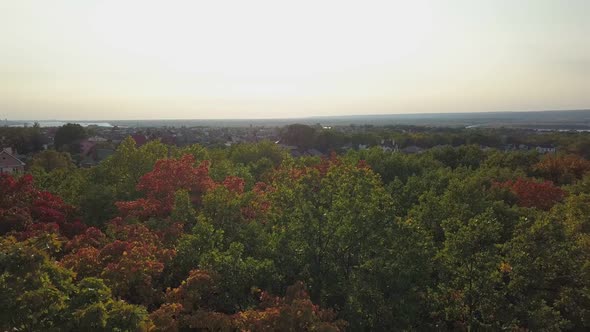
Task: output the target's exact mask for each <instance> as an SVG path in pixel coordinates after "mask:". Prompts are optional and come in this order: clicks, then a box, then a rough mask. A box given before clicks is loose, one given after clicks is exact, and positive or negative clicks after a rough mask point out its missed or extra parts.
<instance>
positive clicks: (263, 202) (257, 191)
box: [241, 182, 274, 220]
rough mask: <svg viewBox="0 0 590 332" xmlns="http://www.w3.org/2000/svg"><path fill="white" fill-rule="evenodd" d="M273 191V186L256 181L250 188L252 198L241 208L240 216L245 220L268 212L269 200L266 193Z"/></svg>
mask: <svg viewBox="0 0 590 332" xmlns="http://www.w3.org/2000/svg"><path fill="white" fill-rule="evenodd" d="M273 191H274V188H273V187H271V186H269V185H268V184H266V183H264V182H257V183H256V184H255V185H254V188H253V189H252V193H253V196H252V198H251V199H250V200H249V201H248V202H247V205H246V206H244V207H242V209H241V212H242V216H244V218H246V220H254V219H256V218H258V217H260V216H263V215H264V214H265V213H266V212H268V211H269V209H270V200H269V198H268V196H267V195H268V194H269V193H271V192H273Z"/></svg>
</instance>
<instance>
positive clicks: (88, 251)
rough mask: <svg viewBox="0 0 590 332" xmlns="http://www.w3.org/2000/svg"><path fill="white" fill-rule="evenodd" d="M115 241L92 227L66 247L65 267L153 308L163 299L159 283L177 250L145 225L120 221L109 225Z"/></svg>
mask: <svg viewBox="0 0 590 332" xmlns="http://www.w3.org/2000/svg"><path fill="white" fill-rule="evenodd" d="M108 233H109V234H110V235H111V237H112V238H114V239H115V240H113V241H111V242H109V241H108V240H107V237H106V236H105V234H103V233H102V232H101V231H100V230H98V229H96V228H89V229H87V230H86V232H84V233H83V234H80V235H78V236H76V237H74V238H73V239H72V240H70V241H69V242H68V243H67V244H66V246H65V247H66V250H68V251H69V253H68V254H67V255H66V256H65V257H64V258H63V259H62V260H61V264H62V265H63V266H65V267H67V268H70V269H71V270H72V271H74V272H76V274H77V277H78V279H82V278H84V277H90V276H93V277H96V276H100V277H101V278H103V279H104V280H105V282H106V283H107V284H108V286H109V287H110V288H111V289H112V290H113V293H114V294H115V295H116V296H119V297H121V298H123V299H125V300H127V301H129V302H131V303H138V304H143V305H146V306H148V305H151V304H153V303H154V302H157V301H160V300H161V297H162V296H161V291H159V290H158V287H157V285H156V280H157V279H158V278H159V277H160V276H161V274H162V272H163V270H164V266H165V265H166V264H167V263H168V262H170V261H171V260H172V258H173V257H174V256H175V254H176V251H175V250H174V249H167V248H165V246H164V245H163V244H162V242H161V241H160V238H159V236H158V234H156V233H154V232H152V231H151V230H150V229H149V228H147V227H146V226H144V225H141V224H131V225H129V224H125V223H124V222H123V221H122V220H121V219H120V218H116V219H115V220H113V221H112V222H111V223H110V224H109V225H108Z"/></svg>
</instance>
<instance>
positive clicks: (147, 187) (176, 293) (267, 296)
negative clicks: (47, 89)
mask: <svg viewBox="0 0 590 332" xmlns="http://www.w3.org/2000/svg"><path fill="white" fill-rule="evenodd" d="M261 147H264V149H262V148H261ZM261 147H256V145H246V147H245V148H244V149H243V150H240V149H241V148H240V145H236V146H232V148H231V149H223V148H220V149H211V150H207V149H205V148H202V147H198V146H195V147H190V148H188V149H187V150H182V149H181V148H177V147H171V148H170V149H168V148H167V147H166V146H164V145H162V144H161V143H159V142H157V141H153V142H150V143H148V144H146V145H144V146H143V147H142V148H139V149H138V148H134V145H133V144H132V143H131V142H129V141H127V143H125V144H122V145H121V148H120V151H117V155H116V156H114V157H113V158H111V159H108V160H107V162H105V163H101V164H100V165H99V166H96V167H93V168H90V169H77V168H72V169H71V170H68V172H70V171H71V172H72V174H73V175H76V174H77V176H79V178H75V179H74V180H75V181H74V180H71V179H69V178H68V177H57V178H56V179H54V178H52V176H57V175H59V174H58V173H51V174H49V173H47V174H45V175H40V176H45V178H44V180H40V179H39V177H37V175H35V179H36V181H33V177H32V176H30V175H22V176H15V177H13V176H9V175H5V174H0V330H3V331H4V330H6V331H9V330H10V331H38V330H48V331H152V332H153V331H334V332H336V331H344V330H347V329H348V330H352V331H395V330H408V331H414V330H420V331H421V330H426V331H429V330H473V331H475V330H531V331H535V330H555V331H557V330H580V331H583V330H587V329H588V328H590V323H589V322H590V321H589V320H588V317H590V316H588V313H589V311H588V309H587V307H588V306H587V304H588V299H589V298H590V295H589V294H590V293H588V289H590V283H589V282H588V278H585V277H586V276H587V274H588V273H587V272H588V271H587V267H588V266H589V265H588V262H589V261H590V250H589V248H590V247H589V246H588V243H589V242H588V238H589V237H588V234H587V233H588V232H587V230H588V229H590V226H588V225H589V222H588V215H589V214H590V209H589V208H588V207H587V206H588V204H587V202H588V201H590V186H588V177H587V176H585V175H586V173H587V171H588V168H589V167H588V161H586V160H584V159H582V158H579V157H576V156H549V157H543V158H542V159H541V157H539V155H538V154H534V153H532V154H524V153H523V155H518V156H513V155H512V154H506V155H504V154H503V152H498V151H493V152H483V151H481V149H479V148H478V147H470V148H465V149H463V148H461V149H454V148H451V147H448V148H444V149H442V150H440V151H438V152H437V151H434V152H432V151H430V152H429V151H425V152H424V153H421V154H415V155H405V154H403V153H395V152H384V151H383V150H382V149H380V148H374V149H364V150H360V151H353V150H349V151H348V152H347V153H346V154H341V155H337V154H336V153H332V154H330V155H329V156H326V157H321V158H320V157H301V158H291V157H289V156H286V153H285V154H283V151H281V150H279V149H278V148H277V147H276V146H275V144H273V143H268V144H266V143H265V145H261ZM275 149H277V150H275ZM442 152H452V153H453V154H452V155H451V157H449V155H448V154H444V153H442ZM519 153H520V152H518V153H517V154H519ZM166 156H168V157H166ZM270 157H273V158H270ZM516 157H518V158H516ZM478 158H479V159H478ZM486 158H487V159H486ZM197 160H198V162H197ZM522 160H527V163H526V165H525V166H523V167H521V168H519V169H518V170H512V168H510V167H513V166H515V165H516V166H518V165H519V164H520V161H522ZM136 165H141V167H136ZM507 165H509V166H507ZM375 170H379V171H378V172H377V171H375ZM51 172H53V171H51ZM507 179H513V180H507ZM538 179H544V180H538ZM70 180H71V181H70ZM43 181H45V182H43ZM40 183H44V185H48V184H50V185H51V186H53V185H56V186H58V187H57V189H55V187H53V188H54V189H53V190H51V191H46V190H41V189H39V188H40V187H42V185H41V184H40ZM490 183H491V184H492V185H491V188H490ZM564 184H572V185H564ZM88 188H90V189H88ZM57 193H60V194H59V195H58V194H57ZM79 196H84V197H79ZM61 197H63V199H62V198H61ZM64 200H65V201H64ZM66 202H67V203H66ZM87 208H88V209H87ZM102 212H104V213H102ZM88 218H90V219H91V220H92V222H89V221H88Z"/></svg>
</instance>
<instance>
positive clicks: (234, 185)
mask: <svg viewBox="0 0 590 332" xmlns="http://www.w3.org/2000/svg"><path fill="white" fill-rule="evenodd" d="M245 184H246V182H245V181H244V179H242V178H240V177H237V176H228V177H227V178H225V180H223V186H224V187H226V188H227V190H229V191H231V192H234V193H236V194H238V195H241V194H243V193H244V186H245Z"/></svg>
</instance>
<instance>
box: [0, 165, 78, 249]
mask: <svg viewBox="0 0 590 332" xmlns="http://www.w3.org/2000/svg"><path fill="white" fill-rule="evenodd" d="M73 214H74V208H73V207H72V206H70V205H68V204H66V203H64V201H63V200H62V199H61V198H60V197H58V196H55V195H53V194H51V193H49V192H45V191H39V190H37V189H36V188H35V187H34V186H33V178H32V176H31V175H28V174H27V175H24V176H22V177H20V178H18V179H15V178H13V177H12V176H10V175H7V174H0V216H1V217H2V218H1V219H0V220H1V223H0V232H1V233H3V234H4V233H7V232H21V234H20V236H19V237H21V238H22V237H25V238H26V237H30V236H32V235H33V234H36V233H38V232H37V231H38V230H40V229H41V230H42V229H46V230H47V231H49V230H50V229H54V230H56V231H57V230H59V232H60V233H61V234H62V235H65V236H67V237H73V236H74V235H76V234H79V233H81V232H83V231H84V229H85V228H86V226H85V225H84V224H83V223H81V222H80V221H79V220H76V219H73V218H72V216H73ZM37 224H43V225H46V226H42V225H37ZM47 225H51V226H47ZM56 227H57V229H56Z"/></svg>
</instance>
